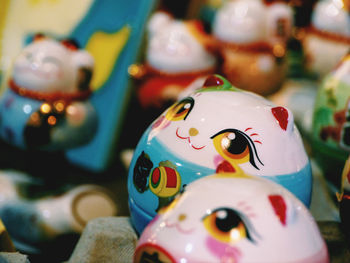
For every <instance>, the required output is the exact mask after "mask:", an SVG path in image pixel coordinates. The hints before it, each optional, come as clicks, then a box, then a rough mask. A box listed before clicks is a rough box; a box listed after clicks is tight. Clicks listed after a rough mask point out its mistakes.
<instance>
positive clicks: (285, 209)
mask: <svg viewBox="0 0 350 263" xmlns="http://www.w3.org/2000/svg"><path fill="white" fill-rule="evenodd" d="M268 199H269V202H270V204H271V206H272V208H273V211H274V213H275V214H276V216H277V217H278V219H279V221H280V223H281V224H282V225H283V226H288V225H289V224H291V223H293V222H294V220H295V217H296V215H297V213H296V207H295V206H294V203H293V202H292V201H291V200H290V199H289V198H284V196H283V195H281V194H275V195H269V196H268Z"/></svg>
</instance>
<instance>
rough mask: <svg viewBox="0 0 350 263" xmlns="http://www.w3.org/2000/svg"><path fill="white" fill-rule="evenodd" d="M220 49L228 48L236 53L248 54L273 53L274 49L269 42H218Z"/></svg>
mask: <svg viewBox="0 0 350 263" xmlns="http://www.w3.org/2000/svg"><path fill="white" fill-rule="evenodd" d="M217 41H218V44H219V46H220V47H223V48H228V49H231V50H235V51H241V52H246V53H273V47H272V46H271V45H270V44H269V43H267V42H262V41H261V42H253V43H247V44H239V43H232V42H226V41H222V40H217Z"/></svg>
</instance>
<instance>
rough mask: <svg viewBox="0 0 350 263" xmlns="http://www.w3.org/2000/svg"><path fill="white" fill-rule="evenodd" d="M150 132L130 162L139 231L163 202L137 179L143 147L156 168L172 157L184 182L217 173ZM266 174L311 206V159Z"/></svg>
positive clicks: (131, 193) (132, 200) (134, 217)
mask: <svg viewBox="0 0 350 263" xmlns="http://www.w3.org/2000/svg"><path fill="white" fill-rule="evenodd" d="M149 132H150V128H149V129H148V130H147V131H146V132H145V133H144V134H143V136H142V137H141V139H140V141H139V143H138V145H137V147H136V149H135V153H134V158H133V160H132V162H131V164H130V169H129V175H128V192H129V207H130V214H131V218H132V223H133V224H134V227H135V229H136V230H137V231H138V232H139V233H141V232H142V231H143V228H144V227H145V226H146V225H147V224H148V223H149V222H150V221H151V219H152V218H153V217H154V216H155V215H156V214H157V213H156V209H157V207H158V204H159V200H158V197H157V196H156V195H155V194H153V193H152V192H151V191H150V190H149V189H147V190H146V191H145V192H143V193H140V192H138V191H137V189H136V187H135V186H134V183H133V174H134V167H135V163H136V161H137V158H138V157H139V156H140V154H141V153H142V152H143V151H144V152H145V153H146V154H147V155H148V156H149V158H150V160H151V161H152V163H153V167H152V170H153V169H154V168H156V167H158V165H159V163H160V162H162V161H171V163H172V164H174V165H176V170H177V171H178V173H179V174H180V176H181V181H182V182H181V183H182V185H184V184H189V183H191V182H192V181H194V180H197V179H199V178H202V177H204V176H207V175H211V174H214V173H215V170H214V169H211V168H207V167H203V166H200V165H196V164H193V163H191V162H189V161H187V160H184V159H181V158H180V157H179V156H176V155H174V154H173V153H172V152H171V151H170V150H169V148H168V147H166V146H165V145H164V144H162V143H161V142H160V141H159V140H157V138H156V137H153V138H152V139H151V140H149V138H148V137H149ZM152 170H151V172H150V174H151V173H152ZM149 176H150V175H149ZM263 177H264V178H266V179H269V180H271V181H274V182H276V183H278V184H280V185H282V186H284V187H285V188H287V189H288V190H289V191H290V192H292V193H293V194H294V195H295V196H296V197H298V198H299V199H300V200H301V201H302V202H303V203H304V205H306V206H307V207H309V205H310V200H311V192H312V173H311V165H310V163H309V162H308V164H307V165H306V166H305V167H303V168H302V169H300V170H299V171H298V172H296V173H291V174H283V175H275V176H263ZM148 180H149V177H148ZM148 180H147V181H148Z"/></svg>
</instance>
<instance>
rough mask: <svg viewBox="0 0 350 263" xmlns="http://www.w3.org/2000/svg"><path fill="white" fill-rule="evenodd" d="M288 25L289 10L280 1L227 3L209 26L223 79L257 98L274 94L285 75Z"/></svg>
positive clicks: (291, 19) (289, 31)
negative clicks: (218, 54) (217, 50)
mask: <svg viewBox="0 0 350 263" xmlns="http://www.w3.org/2000/svg"><path fill="white" fill-rule="evenodd" d="M292 24H293V15H292V10H291V7H290V6H288V5H287V4H286V3H283V2H281V1H271V3H269V4H266V3H265V1H262V0H237V1H227V2H226V3H225V4H224V5H223V6H222V7H221V8H219V9H218V11H217V13H216V16H215V19H214V21H213V26H212V31H213V35H214V37H215V38H216V40H217V43H218V47H219V50H220V52H221V56H222V58H223V63H222V69H221V71H222V73H223V74H224V76H225V77H227V79H228V80H230V81H231V82H232V83H233V84H234V85H236V86H237V87H239V88H242V89H245V90H249V91H254V92H256V93H258V94H261V95H269V94H272V93H274V92H276V91H277V90H278V89H279V88H280V87H281V85H282V83H283V81H284V79H285V77H286V74H287V63H286V58H285V54H286V42H287V40H288V38H289V36H290V33H291V28H292Z"/></svg>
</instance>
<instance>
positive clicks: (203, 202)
mask: <svg viewBox="0 0 350 263" xmlns="http://www.w3.org/2000/svg"><path fill="white" fill-rule="evenodd" d="M174 244H176V245H174ZM151 259H152V260H151ZM148 260H149V261H148ZM134 262H241V263H243V262H250V263H253V262H259V263H261V262H269V263H273V262H276V263H277V262H278V263H280V262H293V263H297V262H299V263H304V262H305V263H306V262H308V263H311V262H313V263H326V262H329V258H328V252H327V247H326V244H325V242H324V240H323V238H322V236H321V235H320V232H319V230H318V227H317V224H316V222H315V220H314V219H313V217H312V216H311V214H310V213H309V211H308V210H307V208H306V207H305V206H304V205H303V204H302V203H301V202H300V201H299V200H298V199H297V198H295V196H294V195H292V194H291V193H290V192H289V191H287V190H286V189H285V188H283V187H281V186H280V185H277V184H275V183H273V182H270V181H268V180H266V179H262V178H260V177H256V176H247V175H245V174H244V173H242V172H236V173H232V174H231V173H221V174H214V175H210V176H207V177H204V178H201V179H199V180H197V181H195V182H193V183H191V184H189V185H188V186H187V187H186V190H185V192H184V193H183V194H182V195H180V196H177V198H176V199H175V200H174V201H173V202H172V203H171V204H170V205H169V206H168V207H166V208H163V209H162V210H161V211H160V212H159V215H157V216H156V217H155V218H154V219H153V221H152V222H151V223H150V224H149V225H148V226H147V227H146V229H145V230H144V231H143V233H142V235H141V237H140V239H139V242H138V245H137V247H136V252H135V255H134Z"/></svg>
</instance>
